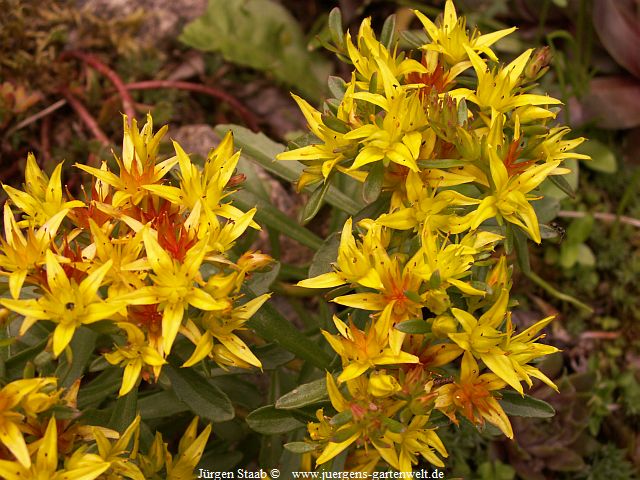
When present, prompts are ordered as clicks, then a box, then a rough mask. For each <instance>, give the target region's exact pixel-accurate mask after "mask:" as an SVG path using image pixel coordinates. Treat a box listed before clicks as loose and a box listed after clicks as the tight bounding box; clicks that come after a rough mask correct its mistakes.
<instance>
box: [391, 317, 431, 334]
mask: <svg viewBox="0 0 640 480" xmlns="http://www.w3.org/2000/svg"><path fill="white" fill-rule="evenodd" d="M396 330H400V331H401V332H404V333H410V334H423V333H429V332H430V331H431V325H429V324H428V323H427V322H425V321H424V320H422V319H419V318H415V319H413V320H406V321H404V322H400V323H398V324H397V325H396Z"/></svg>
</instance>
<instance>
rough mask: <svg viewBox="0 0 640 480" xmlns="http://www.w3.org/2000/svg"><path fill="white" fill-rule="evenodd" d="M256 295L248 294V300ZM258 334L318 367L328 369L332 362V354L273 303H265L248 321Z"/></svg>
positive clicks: (248, 324)
mask: <svg viewBox="0 0 640 480" xmlns="http://www.w3.org/2000/svg"><path fill="white" fill-rule="evenodd" d="M254 296H255V295H253V294H251V293H250V294H249V295H247V297H248V298H247V300H249V299H250V298H253V297H254ZM247 326H248V327H250V328H253V329H254V330H255V331H256V333H257V334H258V335H260V336H261V337H262V338H264V339H265V340H267V341H270V342H275V343H277V344H279V345H280V346H281V347H282V348H284V349H285V350H288V351H290V352H291V353H293V354H294V355H296V357H299V358H301V359H303V360H306V361H308V362H310V363H311V364H313V365H315V366H316V367H318V368H321V369H326V368H328V367H329V364H330V363H331V355H329V354H328V353H327V352H325V351H324V350H323V349H322V347H320V345H319V344H318V343H317V342H314V341H313V340H311V339H310V338H309V337H307V336H306V335H304V334H303V333H302V332H300V331H299V330H298V329H297V328H296V327H294V326H293V324H292V323H291V322H289V321H288V320H287V319H285V318H284V317H283V316H282V315H280V313H279V312H278V311H277V310H276V309H275V308H274V307H273V306H272V305H271V303H269V302H267V303H265V304H264V305H263V306H262V307H261V308H260V310H258V311H257V312H256V313H255V314H254V315H253V316H252V317H251V318H250V319H249V321H248V322H247Z"/></svg>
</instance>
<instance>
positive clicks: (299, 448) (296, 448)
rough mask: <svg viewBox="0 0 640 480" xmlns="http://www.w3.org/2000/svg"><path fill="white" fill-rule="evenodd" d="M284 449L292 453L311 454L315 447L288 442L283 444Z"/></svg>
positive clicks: (304, 443)
mask: <svg viewBox="0 0 640 480" xmlns="http://www.w3.org/2000/svg"><path fill="white" fill-rule="evenodd" d="M284 448H286V449H287V450H289V451H290V452H293V453H308V452H313V451H314V450H315V449H316V446H315V445H312V444H310V443H306V442H289V443H285V444H284Z"/></svg>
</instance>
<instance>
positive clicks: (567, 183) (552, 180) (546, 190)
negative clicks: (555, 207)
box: [540, 158, 585, 200]
mask: <svg viewBox="0 0 640 480" xmlns="http://www.w3.org/2000/svg"><path fill="white" fill-rule="evenodd" d="M583 163H585V162H583ZM562 166H563V167H565V168H568V169H569V170H571V173H568V174H566V175H549V176H548V177H547V178H546V180H545V181H544V182H542V184H541V185H540V192H541V193H542V195H543V196H545V197H547V196H551V197H553V198H556V199H557V200H562V199H564V198H566V197H567V195H568V196H570V197H573V196H574V195H575V191H576V189H577V188H578V175H579V171H580V167H579V166H578V161H577V160H576V159H574V158H569V159H567V160H566V161H565V162H564V164H563V165H562Z"/></svg>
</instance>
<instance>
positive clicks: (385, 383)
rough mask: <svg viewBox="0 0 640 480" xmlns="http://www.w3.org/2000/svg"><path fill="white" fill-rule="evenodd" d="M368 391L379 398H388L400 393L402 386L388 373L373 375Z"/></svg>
mask: <svg viewBox="0 0 640 480" xmlns="http://www.w3.org/2000/svg"><path fill="white" fill-rule="evenodd" d="M367 390H368V391H369V393H370V394H371V395H373V396H374V397H378V398H383V397H388V396H390V395H393V394H394V393H397V392H399V391H400V384H399V383H398V381H397V380H396V379H395V377H392V376H391V375H388V374H386V373H375V372H374V373H372V374H371V377H370V378H369V386H368V387H367Z"/></svg>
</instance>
